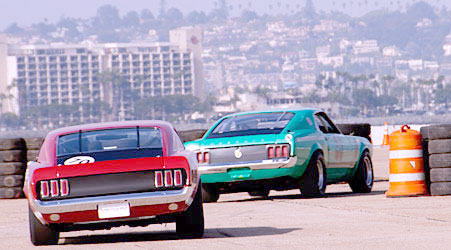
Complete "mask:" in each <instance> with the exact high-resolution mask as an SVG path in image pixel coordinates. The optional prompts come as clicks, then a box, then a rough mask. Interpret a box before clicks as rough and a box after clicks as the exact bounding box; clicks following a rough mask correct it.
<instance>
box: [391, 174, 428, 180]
mask: <svg viewBox="0 0 451 250" xmlns="http://www.w3.org/2000/svg"><path fill="white" fill-rule="evenodd" d="M389 181H390V182H401V181H424V173H412V174H390V176H389Z"/></svg>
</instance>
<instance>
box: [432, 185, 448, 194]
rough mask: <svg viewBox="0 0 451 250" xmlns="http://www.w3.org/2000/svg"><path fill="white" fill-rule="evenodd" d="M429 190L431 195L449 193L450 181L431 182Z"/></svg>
mask: <svg viewBox="0 0 451 250" xmlns="http://www.w3.org/2000/svg"><path fill="white" fill-rule="evenodd" d="M430 190H431V195H451V182H433V183H431V186H430Z"/></svg>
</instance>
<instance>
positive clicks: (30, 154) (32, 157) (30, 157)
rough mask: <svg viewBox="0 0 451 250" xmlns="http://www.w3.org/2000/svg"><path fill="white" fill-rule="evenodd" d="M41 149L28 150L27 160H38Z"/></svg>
mask: <svg viewBox="0 0 451 250" xmlns="http://www.w3.org/2000/svg"><path fill="white" fill-rule="evenodd" d="M38 154H39V150H27V161H36V159H37V158H38Z"/></svg>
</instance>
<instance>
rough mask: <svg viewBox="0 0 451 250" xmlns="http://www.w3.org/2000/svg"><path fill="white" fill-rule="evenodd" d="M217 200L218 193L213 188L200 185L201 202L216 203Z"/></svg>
mask: <svg viewBox="0 0 451 250" xmlns="http://www.w3.org/2000/svg"><path fill="white" fill-rule="evenodd" d="M218 199H219V192H218V190H217V189H216V187H215V186H212V185H208V184H202V201H203V202H217V201H218Z"/></svg>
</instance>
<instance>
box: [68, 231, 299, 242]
mask: <svg viewBox="0 0 451 250" xmlns="http://www.w3.org/2000/svg"><path fill="white" fill-rule="evenodd" d="M296 230H302V228H275V227H232V228H212V229H206V230H205V233H204V236H203V238H209V239H215V238H240V237H253V236H269V235H279V234H286V233H290V232H292V231H296ZM62 239H64V243H63V245H71V244H101V243H115V242H138V241H162V240H179V239H180V238H179V237H177V234H176V233H175V232H174V231H172V232H168V231H162V232H134V233H120V234H99V235H88V236H76V237H62Z"/></svg>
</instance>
